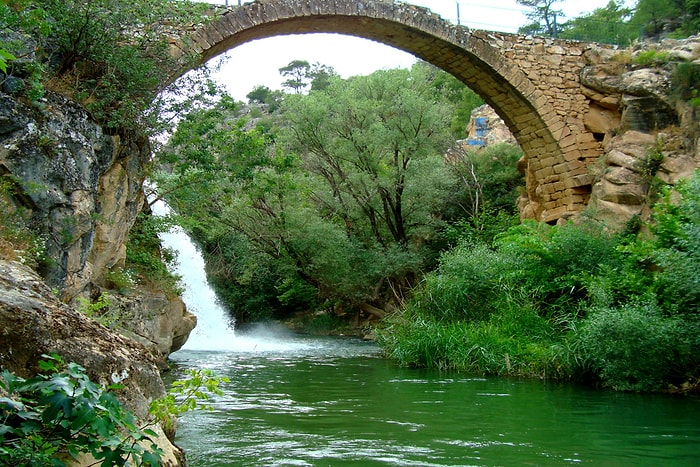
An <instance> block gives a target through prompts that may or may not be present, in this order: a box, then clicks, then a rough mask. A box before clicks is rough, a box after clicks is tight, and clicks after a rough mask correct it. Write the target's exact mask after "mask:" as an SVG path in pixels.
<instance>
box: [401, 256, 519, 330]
mask: <svg viewBox="0 0 700 467" xmlns="http://www.w3.org/2000/svg"><path fill="white" fill-rule="evenodd" d="M516 267H517V265H516V264H514V263H513V262H512V261H511V258H510V257H509V256H507V255H504V254H501V253H498V252H495V251H493V250H491V249H489V248H488V247H486V246H485V245H482V244H478V245H476V246H468V245H466V244H461V245H459V246H458V247H457V248H455V249H454V250H451V251H450V252H448V253H445V254H444V255H443V256H442V258H441V260H440V267H439V268H438V270H437V271H436V272H434V273H431V274H429V275H427V276H426V278H425V280H424V283H423V284H422V286H421V288H420V289H418V290H417V291H416V292H415V295H414V298H413V299H412V300H411V302H410V304H409V309H412V310H415V311H416V312H417V313H421V314H423V315H425V316H433V317H434V318H435V319H437V320H438V321H446V322H454V321H460V320H463V321H480V320H485V319H488V317H489V316H490V315H491V313H492V312H493V311H494V310H496V308H497V306H498V302H499V300H500V299H501V298H502V297H503V292H504V286H505V285H506V284H505V281H504V279H503V278H504V277H505V276H507V275H508V272H509V271H510V270H512V269H514V268H516Z"/></svg>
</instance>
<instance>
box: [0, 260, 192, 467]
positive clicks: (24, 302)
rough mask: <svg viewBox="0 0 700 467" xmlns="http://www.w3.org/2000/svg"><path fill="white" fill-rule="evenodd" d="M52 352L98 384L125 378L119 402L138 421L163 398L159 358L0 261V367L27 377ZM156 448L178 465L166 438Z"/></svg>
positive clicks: (33, 277)
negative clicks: (75, 364) (72, 307)
mask: <svg viewBox="0 0 700 467" xmlns="http://www.w3.org/2000/svg"><path fill="white" fill-rule="evenodd" d="M52 352H55V353H57V354H58V355H60V356H61V357H62V358H63V359H64V360H66V361H75V362H78V363H80V364H81V365H82V366H84V367H85V368H86V370H87V373H88V374H89V375H90V377H91V379H92V380H93V381H95V382H96V383H98V384H111V382H112V381H110V379H111V375H120V376H124V377H125V378H124V379H123V380H122V384H124V386H125V387H124V389H122V390H120V391H119V393H118V394H117V396H118V397H119V399H120V400H121V402H122V404H123V405H124V407H125V408H126V409H127V410H129V411H131V412H133V413H134V414H135V415H136V416H137V417H139V418H140V419H142V420H145V419H146V418H147V415H148V404H149V403H150V401H151V400H153V399H154V398H158V397H161V396H163V395H164V393H165V391H164V385H163V381H162V380H161V378H160V374H159V372H158V368H157V366H156V361H157V357H156V356H154V355H153V354H152V353H151V352H149V351H148V350H147V349H146V348H145V347H143V346H141V345H140V344H138V343H137V342H135V341H133V340H131V339H128V338H125V337H123V336H121V335H118V334H115V333H113V332H111V331H110V330H109V329H107V328H105V327H104V326H102V325H100V324H97V323H96V322H94V321H93V320H91V319H89V318H87V317H85V316H83V315H82V314H80V313H78V312H76V311H75V310H73V309H71V308H70V307H68V306H67V305H65V304H63V303H62V302H61V301H60V300H58V298H56V297H55V296H54V294H53V293H52V292H51V289H49V287H48V286H47V285H46V283H45V282H44V281H43V279H42V278H41V277H40V276H39V275H37V274H36V273H35V272H34V271H32V270H31V269H29V268H28V267H26V266H24V265H22V264H19V263H16V262H9V261H4V260H0V366H1V367H2V368H6V369H8V370H10V371H12V372H14V373H15V374H18V375H20V376H23V377H29V376H32V375H34V374H35V373H36V371H37V368H36V363H37V361H38V360H39V359H41V355H42V354H49V353H52ZM158 443H159V444H160V445H162V446H163V447H164V448H165V450H166V452H169V453H170V454H169V457H168V458H167V459H166V460H165V463H164V465H170V466H176V465H179V462H178V461H177V456H176V454H177V452H178V450H177V448H175V447H174V446H172V445H171V443H170V442H169V441H168V440H167V438H166V437H165V436H161V437H160V438H159V440H158Z"/></svg>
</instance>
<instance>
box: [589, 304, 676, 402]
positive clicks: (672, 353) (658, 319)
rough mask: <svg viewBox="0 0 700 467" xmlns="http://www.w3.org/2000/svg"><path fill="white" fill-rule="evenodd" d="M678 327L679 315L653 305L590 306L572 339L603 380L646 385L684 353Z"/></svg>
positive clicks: (628, 386) (655, 383)
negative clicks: (667, 315) (667, 313)
mask: <svg viewBox="0 0 700 467" xmlns="http://www.w3.org/2000/svg"><path fill="white" fill-rule="evenodd" d="M679 329H680V327H679V321H678V320H677V319H671V318H665V317H663V316H662V315H661V313H660V312H659V310H658V309H657V308H656V306H655V305H653V304H648V303H647V304H632V305H625V306H622V307H620V308H606V309H601V310H595V311H593V312H591V313H590V315H589V317H588V318H586V320H585V322H584V323H583V325H582V327H581V329H580V330H579V332H578V333H577V334H576V337H575V339H576V340H578V341H579V344H580V347H579V348H580V351H581V352H582V357H583V359H584V360H585V361H587V362H588V363H589V364H590V366H591V367H592V369H593V370H594V371H595V372H596V373H597V375H598V376H599V377H600V380H601V381H602V382H603V384H604V385H605V386H609V387H612V388H614V389H618V390H630V391H650V390H657V389H660V388H661V387H663V385H664V383H665V382H667V381H669V380H670V378H671V376H672V374H673V372H674V369H676V368H678V363H679V361H678V355H680V354H681V353H685V352H684V351H683V349H682V348H679V346H681V345H682V344H681V343H682V340H680V339H679V337H680V331H679Z"/></svg>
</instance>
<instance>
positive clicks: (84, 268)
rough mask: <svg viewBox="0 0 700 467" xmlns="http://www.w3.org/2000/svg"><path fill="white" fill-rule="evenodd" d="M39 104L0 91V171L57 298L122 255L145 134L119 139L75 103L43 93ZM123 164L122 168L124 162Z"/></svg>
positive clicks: (134, 208) (137, 201)
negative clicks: (27, 220) (9, 180)
mask: <svg viewBox="0 0 700 467" xmlns="http://www.w3.org/2000/svg"><path fill="white" fill-rule="evenodd" d="M42 106H43V107H42V108H40V109H33V108H31V109H30V108H28V107H26V106H24V105H23V104H22V103H20V102H19V101H17V100H16V99H14V98H12V97H10V96H8V95H6V94H0V109H1V110H0V171H2V172H5V173H9V174H11V175H12V176H13V178H14V179H15V180H16V182H17V183H18V184H19V185H20V187H21V189H22V191H23V194H24V195H25V196H24V197H23V200H24V202H25V204H26V205H25V206H23V207H25V208H28V209H29V210H30V211H31V212H32V219H33V220H34V224H35V225H36V226H37V227H38V230H39V231H41V232H43V237H44V240H45V243H46V249H47V256H48V257H49V258H50V259H51V262H50V264H49V265H48V266H47V268H46V270H45V271H43V274H44V277H45V279H46V281H47V282H48V283H49V285H50V286H52V287H56V288H58V289H59V290H61V291H62V293H63V296H64V298H65V299H71V298H73V297H75V296H76V295H78V294H79V293H80V292H81V291H82V290H83V289H84V288H85V287H86V285H87V284H89V283H90V282H91V281H92V280H94V279H95V276H96V274H100V273H103V272H104V271H103V270H104V268H105V267H112V266H114V265H116V264H118V263H119V262H120V261H123V258H124V250H123V247H124V240H125V238H126V235H127V233H128V231H129V229H130V228H131V226H132V225H133V222H134V219H135V218H136V214H137V213H138V211H139V209H140V207H141V203H142V202H143V196H142V194H141V193H142V192H141V184H142V182H143V178H144V170H143V167H144V164H145V161H146V158H147V152H148V148H147V145H146V141H145V140H142V141H137V142H135V143H131V144H124V142H123V141H121V140H120V138H118V137H112V136H110V135H107V134H105V133H104V132H103V130H102V128H101V127H100V126H99V125H97V124H96V123H94V122H93V121H92V120H91V118H90V117H89V115H88V114H87V113H86V112H85V111H84V110H83V109H82V108H81V107H80V106H78V105H76V104H74V103H72V102H70V101H68V100H66V99H65V98H62V97H60V96H57V95H50V96H49V97H47V99H46V101H45V102H42ZM127 169H128V170H127Z"/></svg>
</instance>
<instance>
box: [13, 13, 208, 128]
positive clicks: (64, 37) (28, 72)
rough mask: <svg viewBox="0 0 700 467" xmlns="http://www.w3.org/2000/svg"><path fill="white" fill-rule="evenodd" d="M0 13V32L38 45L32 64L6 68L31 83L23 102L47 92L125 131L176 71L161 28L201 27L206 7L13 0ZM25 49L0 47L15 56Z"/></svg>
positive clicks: (136, 123)
mask: <svg viewBox="0 0 700 467" xmlns="http://www.w3.org/2000/svg"><path fill="white" fill-rule="evenodd" d="M1 8H2V10H0V12H1V13H2V14H1V15H0V29H9V30H11V31H14V32H16V33H18V37H22V35H23V34H24V35H26V37H29V38H31V41H32V47H33V48H34V47H35V46H34V44H35V45H36V47H35V48H36V50H34V51H33V52H35V55H36V57H37V60H36V61H35V62H34V63H31V64H24V63H23V64H22V67H21V68H17V69H15V68H14V67H10V68H11V69H8V71H9V72H11V73H18V74H20V75H22V76H29V82H30V86H29V88H28V90H27V97H28V98H29V99H30V100H31V101H36V100H37V98H38V97H40V95H41V94H42V93H43V89H44V88H47V89H51V90H55V91H58V92H60V93H62V94H64V95H66V96H68V97H71V98H73V99H76V100H78V101H80V102H81V103H83V105H85V107H86V108H87V109H88V110H89V111H90V112H91V113H92V115H93V116H94V117H95V118H96V119H97V120H98V122H100V123H101V124H103V125H104V126H105V127H107V128H109V129H110V130H112V131H117V130H119V131H124V130H130V129H134V128H138V127H140V126H141V125H143V124H146V121H145V120H144V117H145V116H146V113H147V112H146V111H147V110H148V109H149V107H151V103H152V101H153V99H154V97H155V96H156V94H157V93H158V92H159V91H160V90H161V89H162V87H163V84H164V83H167V82H168V81H169V78H170V77H171V76H172V74H173V71H174V70H175V69H176V68H177V67H178V66H179V65H178V64H176V63H175V60H174V58H173V57H171V55H170V53H169V45H168V42H167V34H166V33H165V31H166V29H167V28H170V27H174V28H177V25H185V24H197V23H199V22H202V21H203V20H204V16H203V12H204V11H205V9H206V8H207V7H206V5H203V4H193V3H190V2H187V1H183V2H170V1H166V0H139V1H137V2H133V1H125V0H96V1H92V0H67V1H62V0H46V1H43V2H40V3H37V2H31V1H27V0H11V1H8V2H4V3H3V5H2V6H1ZM23 42H24V41H22V40H18V41H15V42H11V43H7V44H2V48H3V49H4V51H5V52H6V53H11V54H13V55H16V56H19V53H20V51H23V50H25V49H26V47H27V45H26V44H24V43H23ZM48 57H50V60H49V58H48ZM6 59H7V57H6V58H5V59H4V60H6ZM148 124H155V122H154V121H151V122H149V123H148Z"/></svg>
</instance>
